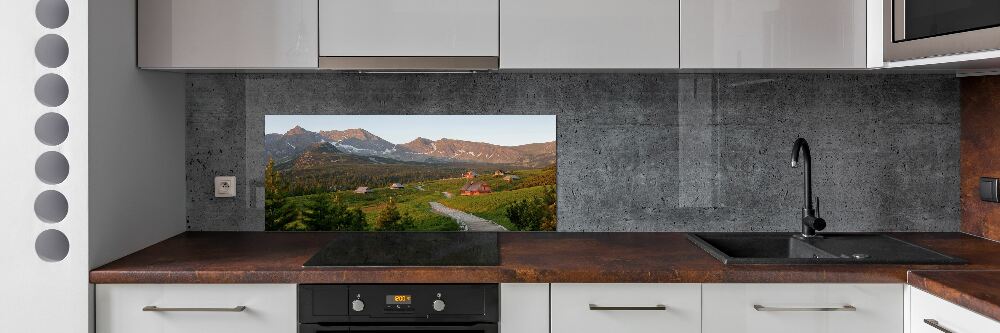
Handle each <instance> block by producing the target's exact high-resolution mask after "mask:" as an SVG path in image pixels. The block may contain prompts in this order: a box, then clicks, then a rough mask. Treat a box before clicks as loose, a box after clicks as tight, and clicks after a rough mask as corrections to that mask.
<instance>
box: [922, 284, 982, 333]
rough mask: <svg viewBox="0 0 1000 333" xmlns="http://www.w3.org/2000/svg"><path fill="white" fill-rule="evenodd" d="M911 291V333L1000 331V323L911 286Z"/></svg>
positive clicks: (979, 332) (980, 332)
mask: <svg viewBox="0 0 1000 333" xmlns="http://www.w3.org/2000/svg"><path fill="white" fill-rule="evenodd" d="M907 289H908V290H909V292H910V297H909V298H910V314H909V316H908V317H909V321H910V322H909V326H910V332H907V333H942V332H944V333H986V332H1000V322H997V321H995V320H993V319H990V318H986V317H983V316H982V315H979V314H978V313H975V312H972V311H970V310H968V309H966V308H963V307H961V306H958V305H955V304H954V303H951V302H948V301H946V300H943V299H940V298H938V297H937V296H934V295H931V294H928V293H927V292H925V291H923V290H920V289H917V288H913V287H908V288H907Z"/></svg>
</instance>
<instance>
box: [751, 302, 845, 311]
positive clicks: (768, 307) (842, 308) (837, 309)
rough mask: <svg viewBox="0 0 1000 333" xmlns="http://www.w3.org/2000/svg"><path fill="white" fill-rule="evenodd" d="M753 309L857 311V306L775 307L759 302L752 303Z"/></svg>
mask: <svg viewBox="0 0 1000 333" xmlns="http://www.w3.org/2000/svg"><path fill="white" fill-rule="evenodd" d="M753 309H754V310H757V311H775V312H782V311H858V308H855V307H854V306H853V305H844V306H841V307H833V308H776V307H770V306H763V305H759V304H754V305H753Z"/></svg>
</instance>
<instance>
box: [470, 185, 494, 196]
mask: <svg viewBox="0 0 1000 333" xmlns="http://www.w3.org/2000/svg"><path fill="white" fill-rule="evenodd" d="M490 192H493V189H491V188H490V184H487V183H485V182H469V183H468V184H465V186H462V195H480V194H486V193H490Z"/></svg>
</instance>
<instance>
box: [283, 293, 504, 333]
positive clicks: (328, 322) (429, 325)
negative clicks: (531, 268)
mask: <svg viewBox="0 0 1000 333" xmlns="http://www.w3.org/2000/svg"><path fill="white" fill-rule="evenodd" d="M298 302H299V309H298V313H299V333H322V332H364V333H382V332H423V333H433V332H447V333H497V332H498V322H499V318H500V313H499V311H500V295H499V287H498V285H496V284H367V285H349V284H303V285H299V287H298Z"/></svg>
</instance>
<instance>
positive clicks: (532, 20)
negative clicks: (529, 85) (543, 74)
mask: <svg viewBox="0 0 1000 333" xmlns="http://www.w3.org/2000/svg"><path fill="white" fill-rule="evenodd" d="M679 9H680V8H679V6H678V0H656V1H650V0H503V1H502V2H501V3H500V52H501V54H500V68H501V69H505V68H506V69H520V68H523V69H531V68H553V69H560V68H570V69H572V68H579V69H601V68H607V69H630V68H634V69H642V68H677V67H678V45H679V42H678V28H679V27H680V26H679V21H678V15H679Z"/></svg>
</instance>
